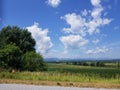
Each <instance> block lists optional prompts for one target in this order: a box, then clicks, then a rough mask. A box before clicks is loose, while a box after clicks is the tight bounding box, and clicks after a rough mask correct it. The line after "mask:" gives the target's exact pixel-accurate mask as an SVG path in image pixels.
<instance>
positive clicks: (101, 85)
mask: <svg viewBox="0 0 120 90" xmlns="http://www.w3.org/2000/svg"><path fill="white" fill-rule="evenodd" d="M0 83H6V84H11V83H13V84H29V85H48V86H66V87H67V86H68V87H90V88H120V84H107V83H81V82H59V81H32V80H15V79H1V80H0Z"/></svg>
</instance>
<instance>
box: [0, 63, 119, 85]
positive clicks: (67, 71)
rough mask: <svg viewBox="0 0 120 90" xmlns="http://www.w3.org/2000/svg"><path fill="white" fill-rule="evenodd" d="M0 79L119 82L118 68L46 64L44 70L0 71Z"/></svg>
mask: <svg viewBox="0 0 120 90" xmlns="http://www.w3.org/2000/svg"><path fill="white" fill-rule="evenodd" d="M0 79H17V80H36V81H39V80H41V81H63V82H84V83H109V84H120V69H118V68H113V67H90V66H75V65H66V64H64V63H61V64H52V63H50V64H48V71H44V72H27V71H26V72H14V73H10V72H8V71H3V72H0Z"/></svg>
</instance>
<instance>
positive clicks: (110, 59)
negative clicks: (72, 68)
mask: <svg viewBox="0 0 120 90" xmlns="http://www.w3.org/2000/svg"><path fill="white" fill-rule="evenodd" d="M44 61H45V62H79V61H115V62H116V61H120V59H112V58H76V59H71V58H45V59H44Z"/></svg>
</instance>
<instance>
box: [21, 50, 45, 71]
mask: <svg viewBox="0 0 120 90" xmlns="http://www.w3.org/2000/svg"><path fill="white" fill-rule="evenodd" d="M23 70H28V71H42V70H46V68H45V63H44V61H43V58H42V56H41V55H40V54H38V53H35V52H33V51H31V52H27V53H26V54H25V55H24V57H23Z"/></svg>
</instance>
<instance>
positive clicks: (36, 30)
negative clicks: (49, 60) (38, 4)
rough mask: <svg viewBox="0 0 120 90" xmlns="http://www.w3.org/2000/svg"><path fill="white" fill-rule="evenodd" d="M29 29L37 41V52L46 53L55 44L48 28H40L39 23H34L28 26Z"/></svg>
mask: <svg viewBox="0 0 120 90" xmlns="http://www.w3.org/2000/svg"><path fill="white" fill-rule="evenodd" d="M27 29H28V31H29V32H31V34H32V37H33V38H34V39H35V41H36V50H37V52H41V53H46V52H47V51H48V50H49V49H50V48H51V47H52V46H53V44H52V42H51V39H50V37H49V36H48V29H42V28H40V27H39V24H38V23H34V24H33V25H32V26H29V27H27Z"/></svg>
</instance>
